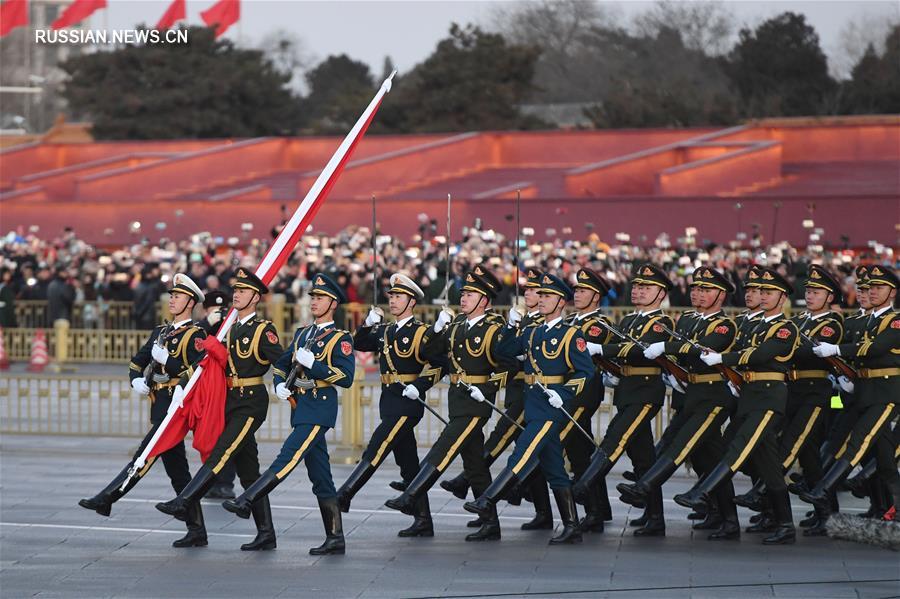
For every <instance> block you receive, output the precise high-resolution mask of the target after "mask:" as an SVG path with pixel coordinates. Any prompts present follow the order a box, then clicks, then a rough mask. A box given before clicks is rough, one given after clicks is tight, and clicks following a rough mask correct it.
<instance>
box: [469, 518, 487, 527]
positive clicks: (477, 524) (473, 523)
mask: <svg viewBox="0 0 900 599" xmlns="http://www.w3.org/2000/svg"><path fill="white" fill-rule="evenodd" d="M482 524H484V518H482V517H481V516H478V517H477V518H475V519H474V520H469V521H468V522H466V528H481V525H482Z"/></svg>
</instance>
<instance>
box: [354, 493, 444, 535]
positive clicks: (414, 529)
mask: <svg viewBox="0 0 900 599" xmlns="http://www.w3.org/2000/svg"><path fill="white" fill-rule="evenodd" d="M341 511H343V510H341ZM397 536H398V537H433V536H434V522H432V520H431V505H430V504H429V503H428V493H422V495H420V496H419V498H418V499H417V500H416V513H415V516H414V518H413V523H412V526H410V527H409V528H404V529H403V530H401V531H400V532H398V533H397Z"/></svg>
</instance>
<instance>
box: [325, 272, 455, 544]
mask: <svg viewBox="0 0 900 599" xmlns="http://www.w3.org/2000/svg"><path fill="white" fill-rule="evenodd" d="M387 296H388V309H389V310H390V313H391V316H393V317H394V318H395V319H396V322H395V323H394V324H385V323H382V319H383V315H382V314H381V310H380V309H378V308H375V307H374V306H373V307H372V309H371V310H370V311H369V314H368V315H367V316H366V320H365V323H364V324H363V326H362V327H360V328H359V330H358V331H357V332H356V335H355V336H354V340H353V341H354V345H355V348H356V349H357V350H360V351H369V352H376V353H378V354H379V360H378V361H379V365H380V367H381V398H380V400H379V403H378V409H379V416H380V418H381V422H380V423H379V424H378V426H377V427H376V428H375V431H374V432H373V433H372V438H371V439H370V440H369V445H368V446H367V447H366V449H365V451H363V454H362V458H361V459H360V460H359V463H358V464H357V465H356V468H354V470H353V472H352V473H351V474H350V476H349V477H348V478H347V480H346V482H344V484H343V485H341V488H340V489H338V505H339V506H340V508H341V511H342V512H347V511H349V509H350V502H351V501H352V500H353V497H354V496H355V495H356V493H358V492H359V490H360V489H362V487H363V485H365V484H366V482H367V481H368V480H369V479H370V478H371V477H372V475H373V474H374V473H375V470H377V469H378V467H379V466H380V465H381V463H382V462H383V461H384V459H385V458H386V457H387V456H388V455H389V454H390V453H391V452H393V454H394V459H395V460H396V462H397V465H398V466H399V467H400V475H401V476H402V477H403V483H404V486H405V485H408V484H409V483H410V482H411V481H412V479H413V478H414V477H415V476H416V474H417V473H418V472H419V458H418V453H417V449H416V434H415V428H416V425H417V424H418V423H419V421H420V420H422V416H423V415H424V413H425V405H424V401H425V392H426V391H428V389H430V388H431V387H432V386H434V385H435V384H436V383H437V381H438V379H439V378H440V376H441V369H440V368H429V367H428V362H427V360H426V359H425V357H424V352H423V350H424V345H425V343H426V341H427V339H428V335H429V333H430V330H429V329H430V327H428V326H427V325H425V324H423V323H422V322H420V321H419V320H417V319H416V318H415V316H413V308H415V306H416V304H417V303H418V302H419V301H421V300H422V299H423V298H424V297H425V294H424V293H423V292H422V290H421V289H420V288H419V286H418V285H416V284H415V283H414V282H413V280H412V279H410V278H409V277H407V276H406V275H402V274H394V275H392V276H391V278H390V287H389V288H388V292H387ZM423 369H424V370H423ZM397 534H398V536H400V537H431V536H434V526H433V524H432V521H431V509H430V507H429V505H428V495H427V494H425V493H423V494H422V495H420V497H419V499H418V504H417V505H416V513H415V521H414V522H413V524H412V526H410V527H409V528H405V529H403V530H401V531H400V532H399V533H397Z"/></svg>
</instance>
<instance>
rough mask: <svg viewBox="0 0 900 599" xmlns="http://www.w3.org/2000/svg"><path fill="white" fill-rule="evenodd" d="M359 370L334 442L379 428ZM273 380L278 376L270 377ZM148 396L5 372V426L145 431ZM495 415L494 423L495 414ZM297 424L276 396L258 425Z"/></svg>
mask: <svg viewBox="0 0 900 599" xmlns="http://www.w3.org/2000/svg"><path fill="white" fill-rule="evenodd" d="M362 377H363V374H362V372H361V369H360V370H357V378H356V381H355V382H354V384H353V386H352V387H351V388H350V389H344V390H342V392H341V396H340V403H341V409H340V412H339V417H338V422H337V425H336V427H335V428H334V429H333V430H332V431H331V432H330V435H329V438H328V440H329V442H330V443H332V444H336V445H337V446H338V447H340V448H342V449H345V450H348V451H351V452H352V453H353V454H354V455H355V454H358V453H359V452H361V450H362V449H363V447H364V446H365V444H366V442H367V440H368V439H369V437H370V436H371V435H372V431H374V430H375V427H376V426H378V422H379V415H378V397H379V394H380V390H381V383H380V382H379V381H377V380H363V378H362ZM268 386H269V387H270V388H271V379H269V381H268ZM448 388H449V386H448V385H447V384H445V383H439V384H438V385H437V386H435V387H434V388H433V389H432V390H431V391H429V393H428V396H427V397H428V399H427V401H428V404H429V405H430V406H431V407H433V408H434V409H435V410H437V411H438V412H439V413H440V414H441V415H443V416H444V417H446V415H447V391H448ZM503 395H504V394H503V392H502V391H501V393H500V396H499V398H498V405H501V406H502V405H503ZM149 408H150V404H149V399H148V398H146V397H143V398H139V397H137V396H136V395H135V394H134V393H133V392H132V389H131V385H130V384H129V381H128V379H127V377H124V376H122V377H110V376H85V375H46V374H41V375H37V374H7V375H5V376H3V378H0V434H40V435H85V436H111V437H137V438H140V437H143V436H144V435H145V434H146V432H147V430H149ZM613 413H614V409H613V408H612V397H611V394H610V393H608V394H607V398H606V400H605V401H604V402H603V403H602V404H601V406H600V409H599V410H598V412H597V415H596V416H595V417H594V426H593V432H594V436H595V437H596V438H598V439H599V438H600V437H601V436H602V432H603V431H605V430H606V427H607V425H608V424H609V420H610V419H611V418H612V414H613ZM498 418H499V416H497V415H496V414H495V415H494V416H493V417H492V420H491V423H490V424H489V425H488V430H490V429H492V428H493V426H494V424H495V423H496V420H497V419H498ZM668 420H669V410H666V409H664V410H660V413H659V414H658V415H657V417H656V420H655V422H654V425H653V428H654V435H657V436H658V435H659V434H661V433H662V430H663V427H664V424H665V423H667V422H668ZM442 427H443V425H442V424H441V423H440V422H439V421H438V420H437V418H435V417H434V416H433V415H432V414H430V413H429V412H428V411H426V412H425V417H424V418H423V419H422V422H420V423H419V425H418V427H417V428H416V438H417V439H418V442H419V445H420V446H422V447H430V446H431V445H432V444H433V443H434V442H435V440H436V439H437V437H438V435H439V434H440V432H441V429H442ZM290 431H291V423H290V406H289V405H288V403H287V402H282V401H278V400H277V399H276V398H275V397H274V396H270V403H269V415H268V418H267V419H266V422H265V424H263V426H262V427H261V428H260V429H259V432H258V433H257V438H258V439H259V440H261V441H273V442H280V441H283V440H284V439H285V438H286V437H287V436H288V434H289V433H290Z"/></svg>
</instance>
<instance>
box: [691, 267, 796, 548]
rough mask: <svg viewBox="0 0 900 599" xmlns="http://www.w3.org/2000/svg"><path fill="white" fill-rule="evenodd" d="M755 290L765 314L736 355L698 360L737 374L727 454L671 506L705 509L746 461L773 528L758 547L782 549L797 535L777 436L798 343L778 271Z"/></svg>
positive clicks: (713, 355)
mask: <svg viewBox="0 0 900 599" xmlns="http://www.w3.org/2000/svg"><path fill="white" fill-rule="evenodd" d="M759 286H760V296H761V304H760V306H761V307H762V308H763V309H764V310H765V313H764V315H763V318H762V319H761V320H760V321H759V323H758V325H757V327H756V329H755V330H754V332H753V334H752V335H751V336H749V337H745V338H743V339H742V340H741V344H740V345H739V346H738V347H737V348H736V349H737V350H738V351H730V352H727V353H718V352H708V353H704V354H702V355H701V357H700V359H701V360H702V361H703V362H704V363H705V364H706V365H707V366H716V365H718V364H724V365H725V366H731V367H738V368H739V369H740V370H741V372H742V376H743V379H744V383H743V385H742V386H741V390H740V398H739V399H738V402H737V411H736V413H735V415H734V417H733V418H732V420H731V423H730V424H729V425H728V428H727V429H726V431H725V438H726V439H727V440H728V442H729V444H728V449H727V451H726V453H725V456H724V458H723V459H722V461H720V462H719V463H718V464H717V465H716V466H715V468H713V469H712V471H711V472H710V473H709V474H707V475H706V476H704V477H703V479H702V480H701V481H700V482H699V483H698V484H696V485H694V488H693V489H691V490H690V491H688V492H687V493H682V494H679V495H676V496H675V502H676V503H678V504H679V505H682V506H685V507H690V508H696V507H697V506H701V505H706V504H708V503H709V501H710V498H711V497H712V495H713V494H714V493H715V492H716V491H717V489H718V488H719V487H720V486H721V485H723V484H726V483H729V482H730V481H731V479H732V477H733V476H734V473H735V472H737V471H738V469H739V468H740V467H741V466H742V465H743V463H744V462H745V461H746V460H747V459H748V458H750V459H752V461H753V463H754V466H755V472H756V473H757V474H758V475H759V477H760V478H761V479H762V480H763V482H764V483H765V484H766V493H767V495H768V497H769V502H770V503H771V505H772V509H773V511H774V513H775V517H776V519H777V524H778V527H777V528H776V529H775V531H774V533H773V534H772V535H771V536H769V537H766V538H765V539H763V544H766V545H782V544H787V543H793V542H794V541H795V537H796V533H795V529H794V522H793V516H792V514H791V501H790V496H789V494H788V490H787V486H786V485H785V483H784V476H783V472H782V468H781V460H780V459H779V454H778V437H777V435H778V431H779V428H780V423H781V421H782V419H783V416H784V411H785V405H786V403H787V385H786V384H785V381H786V380H787V372H788V370H789V368H790V361H791V360H792V359H793V357H794V352H795V351H796V349H797V346H798V345H799V343H800V341H799V333H798V331H797V327H796V325H795V324H794V323H793V322H791V321H790V320H788V319H787V318H786V317H785V315H784V303H785V302H786V301H787V300H788V297H789V296H790V295H791V293H793V288H792V287H791V285H790V283H788V282H787V281H786V280H785V279H784V277H782V276H781V274H780V273H778V271H776V270H774V269H770V268H766V269H764V270H763V271H762V274H761V275H760V276H759Z"/></svg>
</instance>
